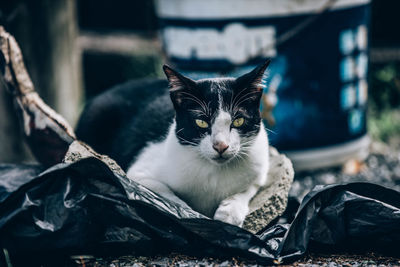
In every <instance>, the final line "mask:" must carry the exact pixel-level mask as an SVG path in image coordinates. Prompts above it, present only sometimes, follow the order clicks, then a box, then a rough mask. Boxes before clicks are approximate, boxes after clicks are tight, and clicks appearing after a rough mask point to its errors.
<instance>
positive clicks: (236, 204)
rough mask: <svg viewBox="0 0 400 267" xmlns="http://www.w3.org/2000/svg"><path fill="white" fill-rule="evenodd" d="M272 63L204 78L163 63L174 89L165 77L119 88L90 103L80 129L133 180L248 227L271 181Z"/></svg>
mask: <svg viewBox="0 0 400 267" xmlns="http://www.w3.org/2000/svg"><path fill="white" fill-rule="evenodd" d="M269 63H270V61H269V60H268V61H266V62H265V63H263V64H261V65H259V66H258V67H256V68H255V69H254V70H253V71H251V72H249V73H247V74H245V75H243V76H241V77H239V78H236V79H235V78H212V79H202V80H198V81H194V80H192V79H190V78H188V77H185V76H184V75H182V74H180V73H179V72H177V71H175V70H174V69H172V68H170V67H169V66H167V65H164V67H163V70H164V72H165V74H166V76H167V80H168V87H169V94H168V90H166V84H164V83H163V82H162V81H153V82H141V84H138V83H133V84H132V83H131V84H128V85H124V86H119V87H116V88H114V89H112V90H111V91H108V92H106V93H104V94H103V95H100V96H99V97H96V98H95V99H94V100H93V101H91V103H89V104H88V105H87V107H86V108H85V111H84V112H83V115H82V117H81V119H80V121H79V124H78V128H77V136H78V138H81V140H83V141H86V142H88V143H89V144H90V145H92V146H93V147H94V148H95V149H97V150H98V151H99V152H101V153H105V154H109V155H110V156H111V157H112V158H114V159H115V160H116V161H117V162H118V163H120V164H121V166H122V167H123V168H124V169H125V170H126V171H127V176H128V178H129V179H132V180H134V181H136V182H138V183H140V184H142V185H144V186H146V187H147V188H149V189H151V190H153V191H155V192H157V193H158V194H160V195H162V196H164V197H166V198H168V199H170V200H172V201H175V202H177V203H180V204H181V205H188V206H190V207H191V208H192V209H194V210H196V211H198V212H200V213H202V214H204V215H206V216H208V217H211V218H214V219H216V220H220V221H224V222H227V223H230V224H234V225H237V226H242V224H243V221H244V219H245V216H246V215H247V214H248V212H249V207H248V205H249V201H250V200H251V199H252V197H253V196H254V195H255V194H256V193H257V191H258V189H259V188H260V187H262V186H264V185H265V184H266V183H267V180H268V176H267V173H268V169H269V153H268V149H269V144H268V136H267V132H266V130H265V128H264V125H263V123H262V120H261V117H260V100H261V96H262V92H263V85H262V82H263V77H264V73H265V71H266V68H267V67H268V65H269ZM138 98H140V100H139V99H138ZM111 139H112V140H111Z"/></svg>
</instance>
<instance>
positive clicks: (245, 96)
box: [235, 91, 258, 106]
mask: <svg viewBox="0 0 400 267" xmlns="http://www.w3.org/2000/svg"><path fill="white" fill-rule="evenodd" d="M256 93H258V92H257V91H251V92H249V93H246V94H244V95H243V96H241V97H240V98H239V99H238V100H237V101H236V102H235V106H238V105H240V104H241V103H243V102H244V101H246V100H248V99H250V98H252V97H254V96H250V97H247V96H249V95H253V94H256Z"/></svg>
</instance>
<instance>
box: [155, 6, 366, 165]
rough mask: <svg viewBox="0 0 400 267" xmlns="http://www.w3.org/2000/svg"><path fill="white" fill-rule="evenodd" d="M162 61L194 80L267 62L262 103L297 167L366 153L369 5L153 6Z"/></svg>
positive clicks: (277, 141) (278, 142) (276, 138)
mask: <svg viewBox="0 0 400 267" xmlns="http://www.w3.org/2000/svg"><path fill="white" fill-rule="evenodd" d="M156 8H157V13H158V16H159V18H160V25H161V37H162V41H163V46H164V50H165V52H166V55H167V57H168V60H169V61H170V62H171V63H172V64H173V65H174V66H175V67H177V68H178V69H179V70H180V71H182V72H183V73H186V74H188V75H190V76H191V77H193V78H203V77H212V76H220V75H225V76H238V75H241V74H243V73H245V72H248V71H250V70H251V69H252V68H254V67H255V66H256V65H257V64H259V63H260V62H262V61H263V60H265V58H272V63H271V65H270V68H269V73H268V78H267V83H268V86H267V88H266V91H265V94H264V97H263V105H262V114H263V118H264V119H265V124H266V125H267V127H268V128H269V129H271V130H272V133H270V134H269V138H270V142H271V144H272V145H273V146H275V147H277V148H278V149H279V150H281V151H282V152H285V153H286V154H287V155H288V156H289V157H290V158H291V160H292V162H293V164H294V166H295V169H296V170H304V169H313V168H319V167H327V166H333V165H339V164H342V163H344V162H346V161H347V160H349V159H363V158H365V157H366V155H367V154H368V145H369V142H370V140H369V138H368V135H367V130H366V108H367V97H368V93H367V92H368V83H367V70H368V26H369V20H370V0H336V1H335V0H229V1H227V0H202V1H197V0H185V1H182V0H158V1H156Z"/></svg>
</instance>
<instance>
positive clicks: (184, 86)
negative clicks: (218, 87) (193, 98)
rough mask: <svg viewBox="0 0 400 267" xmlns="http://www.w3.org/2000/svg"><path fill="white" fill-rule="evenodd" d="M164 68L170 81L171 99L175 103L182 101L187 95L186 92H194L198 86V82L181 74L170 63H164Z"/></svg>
mask: <svg viewBox="0 0 400 267" xmlns="http://www.w3.org/2000/svg"><path fill="white" fill-rule="evenodd" d="M163 70H164V73H165V75H166V76H167V79H168V81H169V91H170V95H171V99H172V101H173V102H174V104H175V105H179V104H181V103H182V101H183V98H184V97H185V94H184V92H185V91H191V92H193V90H194V89H195V87H196V82H195V81H193V80H192V79H190V78H188V77H185V76H184V75H182V74H180V73H179V72H177V71H176V70H174V69H172V68H171V67H169V66H168V65H164V66H163Z"/></svg>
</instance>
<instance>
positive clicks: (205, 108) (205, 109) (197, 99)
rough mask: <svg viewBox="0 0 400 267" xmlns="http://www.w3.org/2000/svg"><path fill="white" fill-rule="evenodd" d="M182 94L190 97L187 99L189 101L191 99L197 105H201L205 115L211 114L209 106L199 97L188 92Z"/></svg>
mask: <svg viewBox="0 0 400 267" xmlns="http://www.w3.org/2000/svg"><path fill="white" fill-rule="evenodd" d="M181 93H182V94H185V95H187V96H189V97H187V98H188V99H191V100H193V101H195V102H196V103H197V104H199V105H200V106H201V107H202V108H203V109H204V112H205V113H208V112H209V109H208V107H207V105H206V104H205V103H204V101H202V100H200V99H199V98H198V97H197V96H195V95H193V94H191V93H188V92H181Z"/></svg>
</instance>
